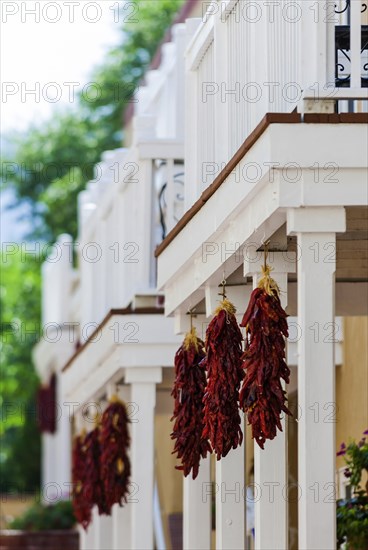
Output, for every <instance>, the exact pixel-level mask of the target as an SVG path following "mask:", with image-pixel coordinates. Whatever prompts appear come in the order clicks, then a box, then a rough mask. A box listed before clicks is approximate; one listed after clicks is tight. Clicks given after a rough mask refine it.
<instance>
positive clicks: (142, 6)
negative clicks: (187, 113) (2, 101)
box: [0, 0, 185, 491]
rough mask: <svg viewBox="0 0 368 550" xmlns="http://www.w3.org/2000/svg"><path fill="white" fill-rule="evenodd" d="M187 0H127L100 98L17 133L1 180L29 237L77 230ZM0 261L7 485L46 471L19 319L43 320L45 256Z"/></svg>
mask: <svg viewBox="0 0 368 550" xmlns="http://www.w3.org/2000/svg"><path fill="white" fill-rule="evenodd" d="M184 1H185V0H130V2H128V3H126V4H122V5H121V11H120V14H119V17H118V19H119V21H121V22H122V27H121V40H120V44H119V45H118V46H116V47H115V48H113V49H112V50H111V51H110V52H109V53H108V55H107V57H106V59H105V60H104V62H103V63H102V64H101V66H100V67H98V68H96V69H95V71H94V73H93V74H92V77H91V81H93V82H95V83H97V84H98V85H99V89H100V90H101V93H100V94H98V96H97V98H96V99H95V100H93V101H91V100H88V98H87V97H86V96H85V95H83V94H80V95H79V96H78V101H77V103H76V104H75V106H74V108H71V109H69V110H64V111H57V112H55V114H54V116H53V118H52V120H50V121H49V122H47V123H43V124H42V125H39V126H33V127H30V128H29V129H28V131H27V132H26V134H21V135H18V136H13V139H12V141H13V145H12V146H11V147H10V148H9V149H10V150H11V151H12V152H13V150H14V153H12V155H8V156H9V158H8V159H6V161H5V162H3V163H2V176H1V179H2V186H9V187H12V188H13V189H14V190H15V195H16V199H17V201H18V203H19V202H27V204H29V206H30V216H31V221H32V226H33V227H34V228H35V229H34V230H33V232H32V234H31V235H29V236H28V238H32V239H35V238H37V239H41V240H43V241H44V242H45V241H46V242H53V241H54V240H55V239H56V237H57V235H58V234H60V233H70V234H71V235H73V236H76V232H77V194H78V193H79V191H81V190H82V189H83V188H84V187H85V184H86V182H87V181H88V180H90V179H92V177H93V166H94V164H96V163H97V162H98V161H99V160H100V156H101V153H102V152H103V151H106V150H109V149H113V148H116V147H119V146H121V143H122V138H123V132H122V124H123V115H124V111H125V109H126V107H127V105H129V101H130V100H131V98H132V95H133V92H134V90H135V88H136V86H137V85H138V83H139V81H140V79H141V78H142V76H143V74H144V71H145V69H146V68H147V66H148V65H149V63H150V61H151V59H152V57H153V54H154V52H155V51H156V49H157V46H158V44H159V42H160V41H161V40H162V38H163V36H164V34H165V32H166V29H167V27H169V25H170V23H171V22H172V21H173V19H174V16H175V14H176V13H177V12H178V11H179V9H180V8H181V6H182V4H183V3H184ZM127 5H129V6H130V7H129V10H128V9H127V7H126V6H127ZM1 263H2V280H1V294H0V301H1V306H2V307H1V342H0V347H1V356H2V363H1V364H2V370H1V385H0V390H1V398H0V399H1V401H0V404H1V410H2V418H1V424H0V430H1V436H2V444H1V449H0V470H1V472H0V473H1V484H2V489H5V490H7V489H9V488H10V489H12V490H19V491H22V490H27V491H32V490H35V488H36V487H38V485H39V480H40V462H39V458H40V437H39V434H38V431H37V428H36V423H35V413H34V411H35V403H34V395H35V390H36V387H37V385H38V379H37V375H36V373H35V371H34V368H33V365H32V358H31V350H32V347H33V345H34V343H35V341H36V333H37V329H36V333H35V336H34V338H32V337H29V336H28V337H25V335H24V332H22V330H21V328H22V327H25V326H27V328H29V327H31V326H34V327H37V326H39V323H40V299H41V298H40V270H39V267H40V261H39V260H37V259H34V258H31V257H29V256H27V257H26V258H22V257H21V254H19V253H18V254H15V255H13V256H11V257H9V256H8V257H7V258H5V257H2V258H1ZM17 327H18V328H17Z"/></svg>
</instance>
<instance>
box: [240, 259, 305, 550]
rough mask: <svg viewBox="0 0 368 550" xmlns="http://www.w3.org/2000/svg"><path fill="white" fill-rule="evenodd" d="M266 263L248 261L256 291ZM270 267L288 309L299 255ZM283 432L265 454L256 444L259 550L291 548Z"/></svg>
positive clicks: (246, 266) (271, 261)
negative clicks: (290, 276) (289, 283)
mask: <svg viewBox="0 0 368 550" xmlns="http://www.w3.org/2000/svg"><path fill="white" fill-rule="evenodd" d="M262 264H263V259H259V260H257V261H251V260H248V259H247V260H245V262H244V275H249V274H253V286H254V288H255V287H256V286H257V284H258V279H259V275H260V272H261V266H262ZM267 264H268V265H270V266H271V267H272V268H273V271H272V273H271V276H272V278H273V279H274V280H275V281H276V282H277V284H278V285H279V287H280V291H281V292H280V300H281V304H282V307H283V308H285V307H286V306H287V278H288V272H289V273H290V272H295V254H291V253H287V254H286V253H283V252H270V254H269V257H268V259H267ZM281 424H282V429H283V431H282V432H278V433H277V436H276V438H275V439H273V440H272V441H268V440H267V441H266V443H265V448H264V450H262V449H260V447H259V446H258V444H257V443H256V442H254V483H255V488H256V492H258V495H257V496H258V498H256V499H255V548H256V550H261V549H265V548H272V549H273V550H286V549H287V548H288V504H287V492H286V493H285V491H286V488H287V483H288V476H287V426H286V422H285V417H284V418H283V419H282V420H281Z"/></svg>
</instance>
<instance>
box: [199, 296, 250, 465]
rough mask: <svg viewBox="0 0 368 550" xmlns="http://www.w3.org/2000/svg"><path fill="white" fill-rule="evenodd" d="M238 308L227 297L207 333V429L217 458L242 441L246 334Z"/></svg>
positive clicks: (204, 433) (206, 433)
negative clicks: (241, 394)
mask: <svg viewBox="0 0 368 550" xmlns="http://www.w3.org/2000/svg"><path fill="white" fill-rule="evenodd" d="M235 312H236V310H235V307H234V306H233V304H232V303H231V302H229V300H227V299H226V298H225V296H224V299H223V301H222V302H221V303H220V306H219V307H218V308H217V310H216V313H215V317H214V318H213V319H212V321H211V322H210V324H209V326H208V328H207V332H206V357H205V359H204V361H203V363H204V365H205V367H206V369H207V371H208V378H207V387H206V392H205V395H204V398H203V404H204V430H203V434H202V437H204V438H208V439H209V441H210V443H211V446H212V448H213V450H214V452H215V453H216V455H217V460H220V458H221V457H224V456H226V455H227V454H228V452H229V451H230V449H236V448H237V446H238V445H241V444H242V441H243V432H242V430H241V418H240V414H239V405H238V399H239V387H240V383H241V380H242V379H243V377H244V372H243V369H242V360H241V356H242V340H243V337H242V334H241V332H240V330H239V326H238V323H237V321H236V317H235Z"/></svg>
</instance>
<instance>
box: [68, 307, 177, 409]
mask: <svg viewBox="0 0 368 550" xmlns="http://www.w3.org/2000/svg"><path fill="white" fill-rule="evenodd" d="M179 345H180V337H179V336H175V334H174V330H173V321H172V319H168V318H166V317H164V315H163V310H162V308H147V307H146V308H137V309H132V308H125V309H113V310H111V311H110V312H109V313H108V314H107V315H106V317H105V319H104V320H103V321H102V323H101V324H100V325H99V326H98V328H96V330H95V331H94V332H93V334H91V336H90V337H89V339H88V340H87V341H86V342H84V344H83V345H82V346H81V347H80V348H79V349H78V350H76V352H75V353H74V355H73V356H72V357H71V358H70V359H69V360H68V362H67V363H66V364H65V365H64V368H63V379H64V382H63V383H64V384H65V386H64V387H65V394H66V396H67V398H68V399H69V400H71V401H75V402H78V403H80V404H83V403H84V402H86V400H90V399H96V398H98V397H99V396H100V395H101V392H103V389H104V388H105V387H106V384H108V383H110V382H119V381H120V380H121V379H122V378H124V373H125V369H132V368H134V369H136V368H137V369H148V368H149V369H157V368H161V367H170V366H172V361H173V359H172V358H173V356H174V354H175V351H176V349H177V348H178V346H179Z"/></svg>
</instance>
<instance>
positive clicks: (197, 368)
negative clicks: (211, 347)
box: [171, 311, 211, 479]
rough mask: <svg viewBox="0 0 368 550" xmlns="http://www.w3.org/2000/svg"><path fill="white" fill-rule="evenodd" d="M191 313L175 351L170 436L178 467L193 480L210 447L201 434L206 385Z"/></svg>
mask: <svg viewBox="0 0 368 550" xmlns="http://www.w3.org/2000/svg"><path fill="white" fill-rule="evenodd" d="M192 317H193V313H192V311H190V322H191V328H190V331H189V332H188V333H187V334H186V336H185V338H184V342H183V344H182V345H181V346H180V348H179V349H178V351H177V352H176V354H175V363H174V364H175V381H174V387H173V390H172V392H171V395H172V396H173V397H174V399H175V405H174V413H173V416H172V418H171V421H173V420H175V423H174V428H173V432H172V434H171V439H173V440H175V446H174V451H173V453H177V458H178V459H179V460H180V461H181V465H180V466H176V468H177V469H178V470H183V473H184V476H185V477H186V476H187V475H189V474H190V472H191V471H192V477H193V479H195V478H196V477H197V475H198V471H199V463H200V460H201V457H202V458H205V457H206V456H207V453H208V452H209V453H211V446H210V444H209V442H208V440H207V439H206V438H203V437H202V432H203V428H204V424H203V420H204V419H203V396H204V392H205V388H206V371H205V366H204V364H203V363H202V364H200V363H201V361H202V359H203V358H204V357H205V351H204V343H203V341H202V340H201V339H200V338H198V336H197V333H196V329H195V327H194V326H193V324H192Z"/></svg>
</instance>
